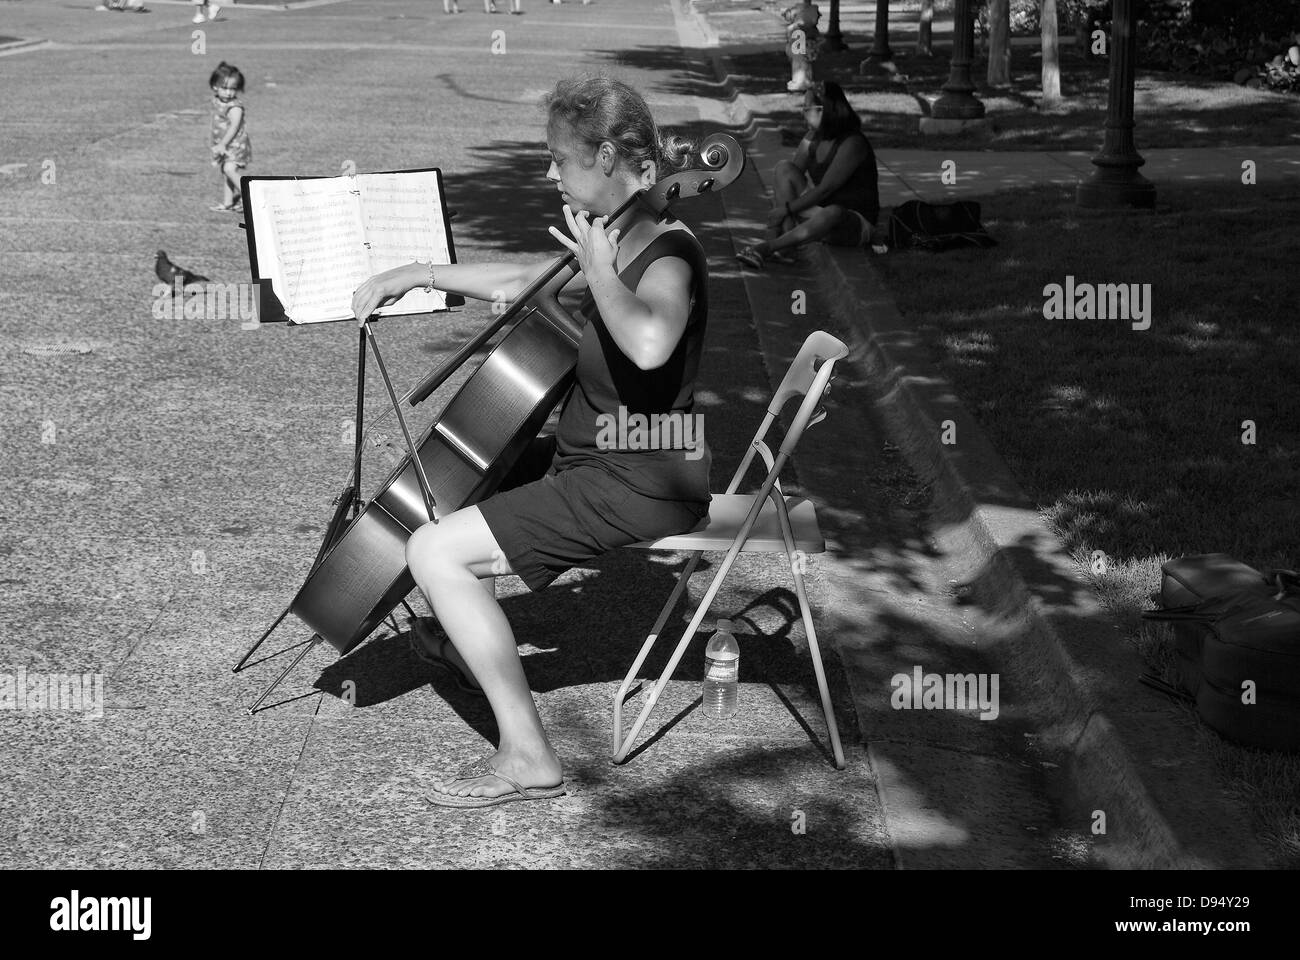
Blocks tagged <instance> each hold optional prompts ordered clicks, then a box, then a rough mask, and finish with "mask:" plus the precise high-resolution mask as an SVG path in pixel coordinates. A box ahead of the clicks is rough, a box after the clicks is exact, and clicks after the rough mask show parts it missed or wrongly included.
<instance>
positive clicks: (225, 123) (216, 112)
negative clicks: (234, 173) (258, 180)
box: [212, 96, 253, 167]
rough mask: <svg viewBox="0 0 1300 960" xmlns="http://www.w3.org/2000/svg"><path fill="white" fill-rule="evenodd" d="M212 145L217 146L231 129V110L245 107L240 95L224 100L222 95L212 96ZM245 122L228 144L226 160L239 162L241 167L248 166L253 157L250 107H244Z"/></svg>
mask: <svg viewBox="0 0 1300 960" xmlns="http://www.w3.org/2000/svg"><path fill="white" fill-rule="evenodd" d="M212 105H213V113H212V146H214V147H215V146H216V145H217V144H219V143H220V142H221V141H222V140H224V139H225V137H226V131H228V130H229V129H230V111H231V108H233V107H244V105H243V103H241V102H240V100H239V98H238V97H235V99H233V100H222V99H221V98H220V97H215V96H214V97H213V98H212ZM243 119H244V122H243V124H242V125H241V126H240V128H239V133H237V134H235V138H234V139H233V140H231V141H230V143H229V144H228V145H227V146H226V161H227V162H230V163H235V164H238V165H239V166H241V167H246V166H248V161H250V160H252V159H253V147H252V144H250V143H249V141H248V109H247V108H244V118H243Z"/></svg>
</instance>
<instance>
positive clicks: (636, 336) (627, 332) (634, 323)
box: [550, 204, 691, 370]
mask: <svg viewBox="0 0 1300 960" xmlns="http://www.w3.org/2000/svg"><path fill="white" fill-rule="evenodd" d="M564 219H565V222H566V224H567V225H568V228H569V233H570V236H567V237H566V236H565V235H564V234H563V233H562V232H561V231H560V230H559V229H557V228H556V227H551V228H550V231H551V235H552V236H554V237H555V238H556V239H557V240H559V241H560V242H561V243H563V244H564V245H565V246H566V247H567V248H568V249H569V250H571V251H573V253H574V254H575V255H576V256H577V258H578V263H579V264H580V265H581V267H582V272H583V273H584V274H586V276H587V287H588V289H589V290H590V291H591V296H592V299H594V300H595V302H596V308H597V309H598V310H599V311H600V317H601V319H602V320H603V321H604V322H605V328H606V329H607V330H609V333H610V336H612V337H613V338H614V343H615V344H617V345H618V348H619V349H620V350H621V351H623V354H624V356H626V357H627V358H628V359H629V360H631V361H632V362H633V363H634V364H636V366H637V368H638V369H640V370H656V369H658V368H659V367H662V366H663V365H664V364H665V363H667V362H668V358H669V357H671V356H672V354H673V351H674V350H675V349H677V341H678V340H680V339H681V337H682V331H684V330H685V329H686V321H687V319H689V317H690V312H691V268H690V265H689V264H687V262H686V261H685V260H683V259H681V258H680V257H661V258H660V259H658V260H655V261H653V262H652V263H651V264H650V265H649V266H648V267H646V271H645V273H644V274H642V276H641V281H640V283H638V284H637V288H636V291H635V292H633V291H632V290H629V289H628V288H627V286H626V285H625V284H624V283H623V281H622V280H621V279H620V278H619V275H618V269H617V267H616V266H615V261H616V257H617V253H618V244H617V240H618V235H619V233H620V230H619V228H617V227H616V228H614V229H613V230H611V231H609V233H606V232H605V223H606V221H607V220H608V218H607V217H597V218H596V219H594V220H591V219H589V217H588V215H587V213H586V212H585V211H579V212H578V213H576V214H575V213H574V212H573V210H572V209H571V208H570V207H569V206H568V205H567V204H566V205H565V207H564Z"/></svg>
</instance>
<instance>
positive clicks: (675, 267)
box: [352, 77, 710, 807]
mask: <svg viewBox="0 0 1300 960" xmlns="http://www.w3.org/2000/svg"><path fill="white" fill-rule="evenodd" d="M545 106H546V109H547V114H548V123H547V130H546V140H547V146H548V148H549V150H550V157H551V164H550V168H549V170H548V171H547V174H546V176H547V179H548V180H550V181H551V182H552V183H553V184H554V185H555V188H556V189H557V190H558V191H559V193H560V195H561V199H562V200H563V203H564V219H565V226H566V227H567V233H566V232H564V231H561V230H559V229H557V228H556V227H551V228H550V232H551V233H552V234H553V235H554V236H555V238H556V239H557V240H558V241H559V242H560V243H562V244H563V245H564V246H565V247H567V248H568V249H569V250H570V251H572V252H573V253H574V254H575V255H576V258H577V263H578V266H579V267H580V268H581V271H582V272H581V274H580V275H579V276H578V277H575V278H574V283H573V285H574V286H577V285H579V284H581V283H583V282H584V281H585V284H586V288H587V293H586V295H585V299H584V303H583V310H582V313H583V314H584V315H585V316H586V317H587V322H586V324H585V326H584V327H583V333H582V340H581V344H580V346H579V349H578V362H577V368H576V384H575V386H574V388H573V389H572V390H571V392H570V393H569V395H568V397H567V399H566V400H565V402H564V405H563V408H562V410H561V414H560V419H559V423H558V425H557V428H556V433H555V435H554V436H553V437H541V438H538V439H537V440H535V441H534V442H533V444H532V446H531V447H530V448H529V449H528V450H527V451H526V452H525V454H524V455H523V457H522V458H521V459H520V461H519V463H518V464H517V465H516V466H515V468H514V470H512V472H511V474H510V475H509V476H507V478H506V480H505V481H504V482H503V484H502V486H501V487H500V488H499V490H498V492H497V493H496V494H495V495H493V496H491V497H489V498H488V499H486V500H483V501H481V502H480V503H478V504H476V505H473V506H468V507H465V508H463V509H461V510H457V511H456V512H454V513H451V514H449V515H447V516H445V517H443V518H441V520H439V522H437V523H428V524H425V525H424V526H422V527H420V528H419V529H418V530H416V531H415V533H414V534H413V535H412V536H411V538H410V540H409V542H408V544H407V548H406V561H407V564H408V566H409V567H410V570H411V573H412V575H413V576H414V578H415V582H416V583H417V584H418V585H419V587H420V589H421V590H422V591H423V592H424V595H425V598H426V599H427V600H428V602H429V606H430V607H431V608H432V610H433V612H434V614H435V616H436V617H437V619H438V621H439V622H440V623H441V625H442V628H443V630H444V631H445V633H446V639H445V640H441V642H440V638H436V637H434V636H433V635H432V634H431V633H429V632H428V631H426V630H425V629H424V628H423V625H422V624H417V625H416V631H417V633H418V634H419V637H420V640H421V643H422V644H424V645H425V647H426V653H427V655H428V656H429V657H430V658H433V659H436V660H437V661H441V662H442V663H444V664H445V665H447V666H448V667H449V668H450V669H451V670H453V671H454V672H456V673H457V674H458V675H459V676H460V677H461V678H462V680H463V681H464V682H466V683H468V684H470V685H472V686H476V687H478V688H481V690H482V692H483V693H484V694H485V695H486V697H487V700H488V703H489V704H490V705H491V707H492V711H493V713H494V714H495V716H496V720H497V726H498V729H499V730H500V734H501V739H500V743H499V746H498V749H497V751H496V753H495V754H493V755H492V756H491V757H489V758H488V759H487V760H486V761H485V762H484V763H482V764H481V765H479V766H478V767H476V768H471V769H469V770H465V771H462V772H461V773H460V774H459V775H457V776H455V777H454V778H452V777H449V778H447V779H445V780H440V781H438V782H436V783H434V785H433V792H432V793H431V794H430V795H429V798H428V799H429V800H430V802H432V803H434V804H437V805H440V806H449V807H482V806H492V805H495V804H498V803H504V802H508V801H515V800H533V799H546V798H551V797H557V796H560V795H562V794H563V793H564V779H563V771H562V767H561V763H560V758H559V756H558V755H557V754H556V752H555V750H554V748H553V747H552V745H551V743H550V741H549V740H548V739H547V736H546V732H545V731H544V730H543V728H542V722H541V719H540V717H539V716H538V713H537V708H536V705H535V704H534V702H533V698H532V693H531V691H530V690H529V687H528V681H527V679H526V677H525V675H524V670H523V664H522V662H521V661H520V658H519V654H518V651H517V648H516V642H515V638H514V634H513V633H512V632H511V629H510V624H509V622H508V621H507V620H506V617H505V614H504V613H503V612H502V610H501V607H500V606H499V605H498V604H497V602H496V600H495V599H494V598H493V596H492V595H491V594H490V593H489V592H488V591H485V590H483V589H481V588H480V587H479V586H478V581H479V580H480V579H483V578H488V577H497V576H502V575H505V574H516V575H518V576H519V577H521V578H522V579H523V581H524V583H525V584H526V585H527V586H528V588H529V589H530V590H541V589H543V588H544V587H546V586H547V585H548V584H550V583H551V582H552V581H553V580H554V579H555V578H556V577H557V576H559V575H560V574H561V573H563V572H564V571H566V570H569V569H570V568H572V567H574V566H577V565H578V564H581V563H583V562H585V561H587V560H590V559H592V558H594V557H597V556H599V555H600V554H602V553H605V552H606V551H608V550H612V549H614V548H616V547H620V546H624V545H626V544H629V543H635V542H638V541H641V540H648V539H654V538H658V537H663V536H668V535H670V534H674V533H682V532H684V531H687V530H690V529H692V528H693V527H695V526H696V525H697V523H698V522H699V521H700V519H702V518H703V517H704V516H705V515H706V514H707V513H708V505H709V463H710V457H709V454H708V450H707V447H703V449H692V450H689V451H688V450H684V449H662V448H660V449H639V448H640V447H643V446H644V444H642V443H614V444H610V443H609V442H608V432H607V431H605V432H602V431H601V427H600V425H601V424H602V423H609V422H611V421H610V420H609V419H608V418H610V417H614V418H617V417H618V414H619V408H620V407H623V408H625V411H624V412H625V415H626V414H628V413H641V414H646V415H649V414H655V413H660V414H675V415H678V416H681V417H689V416H693V413H692V411H693V406H694V383H695V377H696V372H697V370H698V367H699V360H700V353H701V349H702V346H703V339H704V329H705V322H706V315H707V309H708V302H707V289H706V288H707V281H708V273H707V262H706V259H705V255H704V251H703V248H702V247H701V246H700V243H699V241H698V240H696V238H695V236H694V235H693V234H692V233H691V232H690V230H688V229H687V228H686V227H685V226H684V225H683V224H681V223H680V222H678V221H673V220H668V221H664V222H662V223H661V222H658V221H657V220H656V217H655V216H654V214H653V213H651V212H650V211H649V210H648V209H644V208H641V207H637V206H634V207H633V208H632V210H633V211H634V212H633V213H632V214H631V218H630V219H627V220H625V221H624V223H623V226H622V228H621V229H612V230H609V231H608V232H607V231H606V229H605V226H606V221H607V219H608V217H609V215H610V214H611V213H612V212H613V211H615V210H617V209H618V207H619V206H620V205H621V204H623V203H624V201H626V200H627V199H628V198H629V197H631V196H632V195H633V194H634V193H636V192H637V191H639V190H641V189H644V188H648V187H650V186H652V185H653V184H654V183H655V180H656V178H657V177H658V176H660V175H662V174H667V173H671V172H674V171H676V170H678V169H684V168H686V167H688V166H689V165H690V163H689V161H690V159H691V157H690V152H689V147H690V145H689V144H688V143H687V142H686V141H684V140H682V139H680V138H676V137H673V138H661V136H660V134H659V131H658V128H657V127H656V125H655V122H654V119H653V118H652V117H651V115H650V111H649V108H648V107H647V106H646V103H645V101H644V100H643V99H642V98H641V96H640V94H638V93H637V92H636V91H635V90H633V89H632V88H631V87H629V86H627V85H626V84H624V83H622V82H620V81H617V80H611V79H606V78H601V77H598V78H584V79H569V80H562V81H561V82H560V83H559V84H557V86H556V88H555V90H554V91H553V92H552V93H550V94H549V95H548V96H547V97H546V99H545ZM548 266H550V262H549V261H548V262H546V263H531V264H479V265H470V264H452V265H439V266H436V267H435V266H434V265H432V264H422V263H412V264H410V265H408V266H405V267H398V268H395V269H393V270H390V271H388V272H386V273H382V274H379V275H377V276H375V277H371V278H370V279H369V280H367V281H366V282H365V283H364V284H362V285H361V287H359V288H358V289H357V291H356V293H355V294H354V296H353V301H352V306H353V311H354V313H355V314H356V316H357V317H358V318H360V319H364V318H366V317H368V316H370V314H371V313H373V311H374V310H375V308H376V307H378V306H380V305H382V304H384V303H387V302H390V301H392V300H395V299H397V298H400V297H401V296H403V295H404V294H406V293H407V292H408V291H410V290H412V289H414V288H416V287H423V286H429V287H436V288H437V289H440V290H445V291H447V292H449V293H456V294H461V295H462V296H467V297H474V298H477V299H483V300H494V299H499V298H500V297H501V295H502V293H504V296H505V299H506V300H511V299H513V298H514V297H515V296H517V294H518V293H519V292H520V291H521V290H523V289H524V288H525V287H527V285H528V284H529V283H530V282H532V281H533V280H534V279H535V278H537V277H539V276H540V275H541V274H542V273H543V272H544V271H545V270H546V268H547V267H548ZM619 422H626V420H622V421H619ZM701 443H702V441H701Z"/></svg>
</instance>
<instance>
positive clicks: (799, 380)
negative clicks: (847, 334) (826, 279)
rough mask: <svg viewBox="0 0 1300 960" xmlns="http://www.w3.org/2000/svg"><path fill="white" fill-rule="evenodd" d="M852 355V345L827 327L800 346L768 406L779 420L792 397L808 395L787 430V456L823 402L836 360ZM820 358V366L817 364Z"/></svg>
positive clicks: (811, 334) (783, 445)
mask: <svg viewBox="0 0 1300 960" xmlns="http://www.w3.org/2000/svg"><path fill="white" fill-rule="evenodd" d="M848 355H849V348H848V347H846V346H845V345H844V342H843V341H842V340H840V339H838V338H837V337H833V336H831V335H830V334H829V333H827V332H826V331H825V330H814V331H813V332H812V333H810V334H808V339H806V340H805V341H804V342H803V346H802V347H800V348H799V355H798V356H797V357H795V358H794V362H793V363H791V364H790V369H789V370H787V371H786V373H785V377H784V379H782V381H781V386H779V387H777V389H776V393H775V394H773V395H772V402H771V403H769V404H768V405H767V412H768V413H769V414H770V415H771V416H772V417H773V418H774V419H775V418H776V417H777V416H779V415H780V413H781V408H782V407H784V406H785V404H786V401H787V400H789V399H790V398H791V397H793V396H802V397H803V398H804V400H803V403H802V404H800V405H799V412H798V413H796V414H795V417H794V422H793V423H791V424H790V429H789V430H787V431H786V434H785V440H784V441H782V443H781V452H782V453H784V454H785V455H786V456H787V457H788V456H789V455H790V454H791V453H793V452H794V448H795V446H797V445H798V443H799V437H800V436H802V434H803V431H804V428H805V427H807V426H808V423H809V421H810V420H811V418H812V416H813V412H814V411H815V410H816V409H817V406H818V404H819V403H821V399H822V397H823V396H824V395H825V393H826V388H827V386H828V385H829V384H830V381H831V374H832V373H833V371H834V368H835V361H837V360H841V359H843V358H844V357H847V356H848ZM819 360H820V361H821V366H820V367H818V366H817V361H819Z"/></svg>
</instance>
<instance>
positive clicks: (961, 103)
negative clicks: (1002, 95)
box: [930, 0, 984, 120]
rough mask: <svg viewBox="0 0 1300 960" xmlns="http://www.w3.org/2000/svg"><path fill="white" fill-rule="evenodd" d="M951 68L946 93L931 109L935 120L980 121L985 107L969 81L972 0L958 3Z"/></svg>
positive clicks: (973, 28) (972, 44)
mask: <svg viewBox="0 0 1300 960" xmlns="http://www.w3.org/2000/svg"><path fill="white" fill-rule="evenodd" d="M952 30H953V33H952V65H951V68H950V69H949V72H948V82H947V83H945V84H944V85H943V88H942V89H943V92H942V93H941V94H940V96H939V99H938V100H936V101H935V102H934V105H933V106H932V107H931V108H930V116H931V117H933V118H935V119H936V120H978V119H980V118H981V117H983V116H984V104H983V103H982V102H981V101H980V99H979V98H978V97H976V96H975V84H974V83H972V82H971V78H970V63H971V55H972V54H973V52H974V50H975V20H974V18H972V16H971V0H956V4H955V9H954V10H953V25H952Z"/></svg>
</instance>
